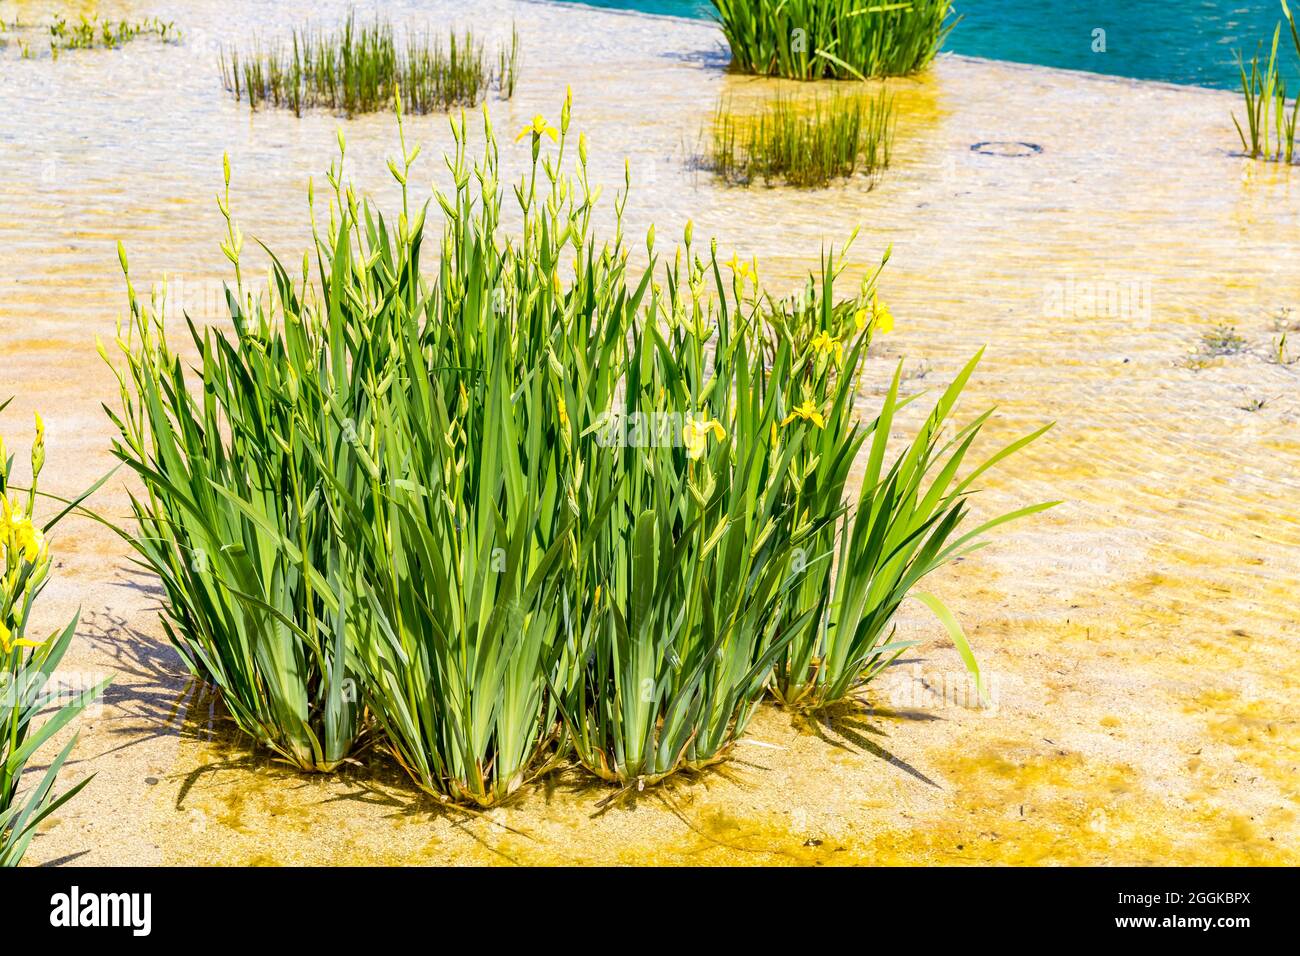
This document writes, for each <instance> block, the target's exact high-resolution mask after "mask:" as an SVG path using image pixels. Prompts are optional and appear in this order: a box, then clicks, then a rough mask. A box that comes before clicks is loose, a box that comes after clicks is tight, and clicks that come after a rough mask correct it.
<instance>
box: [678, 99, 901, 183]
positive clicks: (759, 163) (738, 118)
mask: <svg viewBox="0 0 1300 956" xmlns="http://www.w3.org/2000/svg"><path fill="white" fill-rule="evenodd" d="M895 124H896V117H895V111H894V103H893V99H892V97H890V96H888V95H887V93H886V92H885V91H884V90H881V92H880V94H879V96H877V97H876V98H875V99H872V98H869V97H866V96H862V95H852V94H848V95H844V94H835V95H834V96H831V97H826V98H823V97H816V98H814V99H813V100H812V101H811V102H807V101H803V100H799V99H791V98H788V97H785V96H778V97H776V98H775V99H774V100H772V101H771V102H770V103H768V104H767V106H766V107H765V108H764V109H763V110H762V111H761V112H758V113H757V114H753V115H738V114H736V113H735V112H733V110H732V104H731V103H730V102H729V101H724V102H721V103H719V105H718V109H717V112H716V114H715V115H714V118H713V122H712V125H711V127H710V128H709V129H707V130H706V131H705V133H704V137H703V138H704V139H705V140H706V144H707V145H706V146H705V151H704V153H703V155H701V156H699V157H698V158H697V162H698V163H699V165H701V166H703V167H704V168H706V169H709V170H711V171H713V172H714V173H716V174H717V175H718V176H720V177H721V178H722V179H724V180H726V181H727V182H730V183H735V184H738V185H749V184H751V183H755V182H758V181H762V182H763V183H764V184H766V185H769V186H771V185H777V184H782V183H783V184H785V185H788V186H795V187H800V188H817V187H822V186H827V185H829V184H830V183H831V182H833V181H834V180H836V179H844V178H847V177H850V176H853V175H856V174H857V173H859V172H861V173H862V174H864V175H865V176H866V177H867V178H868V179H869V180H870V181H871V182H873V183H874V182H875V180H876V179H877V178H878V177H879V175H880V173H881V172H882V171H883V170H884V169H886V168H887V167H888V166H889V159H890V151H891V148H892V145H893V140H894V131H895Z"/></svg>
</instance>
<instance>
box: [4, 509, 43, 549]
mask: <svg viewBox="0 0 1300 956" xmlns="http://www.w3.org/2000/svg"><path fill="white" fill-rule="evenodd" d="M0 546H5V547H12V548H14V549H15V550H17V551H19V552H20V553H21V554H22V556H23V558H24V559H25V560H26V561H27V562H28V563H32V562H35V561H36V559H37V558H39V557H40V556H41V552H42V551H44V550H45V535H43V534H42V533H41V532H40V529H38V528H37V527H36V526H35V525H33V524H32V521H31V519H30V518H28V517H27V516H26V515H25V514H23V511H22V507H21V506H19V505H15V504H11V503H10V502H9V500H8V499H6V498H0Z"/></svg>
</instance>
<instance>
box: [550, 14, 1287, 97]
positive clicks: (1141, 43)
mask: <svg viewBox="0 0 1300 956" xmlns="http://www.w3.org/2000/svg"><path fill="white" fill-rule="evenodd" d="M561 2H568V0H561ZM583 2H586V3H588V4H589V5H591V6H597V7H621V8H625V9H632V10H640V11H642V12H646V13H662V14H671V15H674V16H682V17H709V16H711V15H712V10H713V7H712V5H711V4H709V3H708V2H702V0H583ZM955 6H956V8H957V12H958V13H959V14H960V15H961V20H960V21H959V22H958V24H957V26H956V28H955V29H954V30H953V32H952V35H951V36H950V37H949V38H948V42H947V44H946V45H945V49H947V50H952V51H953V52H955V53H964V54H966V55H968V56H983V57H989V58H990V59H994V60H1012V61H1014V62H1016V63H1036V64H1039V65H1041V66H1057V67H1062V68H1064V69H1069V70H1088V71H1089V72H1092V73H1107V74H1110V75H1112V76H1129V77H1134V78H1135V79H1140V80H1164V81H1165V82H1168V83H1190V84H1196V85H1198V86H1213V87H1218V88H1221V89H1237V88H1238V86H1239V82H1240V80H1239V77H1240V74H1239V73H1238V71H1237V65H1236V60H1235V57H1234V51H1235V50H1238V49H1241V50H1243V51H1245V53H1246V54H1247V57H1249V55H1251V54H1253V53H1254V52H1255V51H1256V49H1257V47H1258V46H1259V45H1260V44H1268V43H1270V42H1271V41H1272V38H1273V28H1274V27H1275V26H1276V25H1277V23H1278V21H1279V20H1281V19H1282V6H1281V4H1280V3H1279V2H1278V0H1123V2H1120V0H1103V2H1087V3H1084V2H1080V0H956V2H955ZM1293 12H1294V11H1293ZM1094 30H1103V31H1105V52H1097V51H1094V49H1093V46H1094V42H1095V39H1096V38H1094V35H1093V31H1094ZM1282 43H1285V44H1286V51H1285V52H1286V54H1287V55H1286V64H1287V67H1288V70H1287V75H1288V76H1289V78H1290V84H1291V88H1292V89H1298V88H1300V67H1298V66H1297V57H1296V55H1295V51H1294V48H1293V45H1292V44H1291V42H1290V40H1289V38H1288V37H1287V36H1286V32H1285V29H1284V31H1283V40H1282ZM1280 46H1281V44H1279V47H1280ZM1265 53H1267V51H1265Z"/></svg>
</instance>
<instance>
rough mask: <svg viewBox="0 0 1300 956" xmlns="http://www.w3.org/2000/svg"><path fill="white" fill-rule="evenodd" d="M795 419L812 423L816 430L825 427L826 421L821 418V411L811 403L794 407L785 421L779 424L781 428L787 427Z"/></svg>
mask: <svg viewBox="0 0 1300 956" xmlns="http://www.w3.org/2000/svg"><path fill="white" fill-rule="evenodd" d="M796 418H800V419H803V420H804V421H806V422H812V423H813V424H814V425H816V426H817V427H818V428H825V427H826V419H824V418H822V413H821V410H820V409H818V407H817V406H816V404H814V403H813V402H811V401H807V402H804V403H803V404H802V405H796V406H795V407H794V409H793V410H792V411H791V412H790V414H789V415H787V416H786V417H785V421H783V422H781V427H782V428H784V427H785V426H786V425H789V424H790V423H791V422H792V421H794V420H795V419H796Z"/></svg>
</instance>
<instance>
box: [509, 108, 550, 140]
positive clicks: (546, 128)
mask: <svg viewBox="0 0 1300 956" xmlns="http://www.w3.org/2000/svg"><path fill="white" fill-rule="evenodd" d="M529 133H531V134H532V136H533V139H535V140H537V139H541V138H542V137H543V136H549V137H550V138H551V142H552V143H558V142H559V141H560V131H559V130H558V129H556V128H555V127H554V126H551V125H550V124H549V123H547V122H546V117H544V116H543V115H542V114H541V113H538V114H537V115H536V116H534V117H533V121H532V122H531V123H529V124H528V125H527V126H525V127H524V128H523V129H521V130H520V131H519V135H518V136H516V137H515V142H516V143H517V142H519V141H520V140H521V139H523V138H524V137H525V136H527V135H528V134H529Z"/></svg>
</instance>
